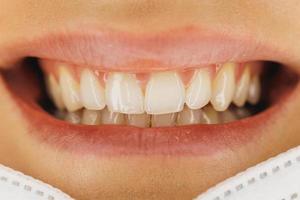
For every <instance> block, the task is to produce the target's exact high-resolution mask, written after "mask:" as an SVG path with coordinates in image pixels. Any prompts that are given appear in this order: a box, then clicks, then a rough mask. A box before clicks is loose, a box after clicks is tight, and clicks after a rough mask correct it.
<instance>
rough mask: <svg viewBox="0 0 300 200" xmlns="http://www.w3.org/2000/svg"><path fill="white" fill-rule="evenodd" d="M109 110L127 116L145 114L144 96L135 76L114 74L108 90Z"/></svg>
mask: <svg viewBox="0 0 300 200" xmlns="http://www.w3.org/2000/svg"><path fill="white" fill-rule="evenodd" d="M105 95H106V103H107V106H108V108H109V110H111V111H113V112H119V113H126V114H141V113H144V96H143V93H142V89H141V87H140V85H139V83H138V81H137V79H136V77H135V75H134V74H125V73H112V74H110V75H109V77H108V80H107V83H106V89H105Z"/></svg>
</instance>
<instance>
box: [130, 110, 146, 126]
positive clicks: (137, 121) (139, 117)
mask: <svg viewBox="0 0 300 200" xmlns="http://www.w3.org/2000/svg"><path fill="white" fill-rule="evenodd" d="M150 122H151V120H150V115H147V114H146V113H144V114H133V115H128V117H127V123H128V125H132V126H137V127H142V128H146V127H150Z"/></svg>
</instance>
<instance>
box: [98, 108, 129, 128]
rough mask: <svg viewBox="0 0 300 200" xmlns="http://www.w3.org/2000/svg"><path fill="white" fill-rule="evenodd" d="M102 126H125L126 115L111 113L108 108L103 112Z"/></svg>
mask: <svg viewBox="0 0 300 200" xmlns="http://www.w3.org/2000/svg"><path fill="white" fill-rule="evenodd" d="M101 118H102V121H101V122H102V124H124V123H125V115H124V114H122V113H115V112H111V111H110V110H108V109H107V108H105V109H103V110H102V111H101Z"/></svg>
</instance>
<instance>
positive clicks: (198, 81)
mask: <svg viewBox="0 0 300 200" xmlns="http://www.w3.org/2000/svg"><path fill="white" fill-rule="evenodd" d="M210 98H211V75H210V72H209V70H208V69H200V70H197V71H196V73H195V75H194V77H193V79H192V81H191V84H190V86H189V87H188V88H187V91H186V97H185V102H186V104H187V105H188V107H189V108H191V109H199V108H202V107H204V106H205V105H206V104H207V103H208V102H209V101H210Z"/></svg>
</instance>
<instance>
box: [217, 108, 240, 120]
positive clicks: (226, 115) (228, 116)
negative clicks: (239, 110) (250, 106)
mask: <svg viewBox="0 0 300 200" xmlns="http://www.w3.org/2000/svg"><path fill="white" fill-rule="evenodd" d="M220 119H221V122H222V123H228V122H232V121H235V120H237V119H238V117H237V115H236V114H235V113H234V112H232V111H230V110H226V111H224V112H220Z"/></svg>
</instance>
